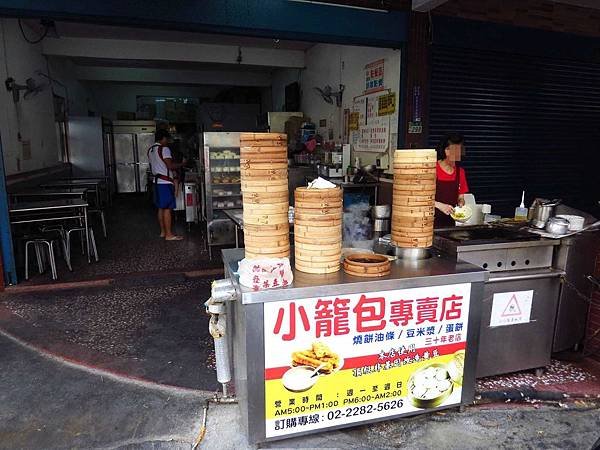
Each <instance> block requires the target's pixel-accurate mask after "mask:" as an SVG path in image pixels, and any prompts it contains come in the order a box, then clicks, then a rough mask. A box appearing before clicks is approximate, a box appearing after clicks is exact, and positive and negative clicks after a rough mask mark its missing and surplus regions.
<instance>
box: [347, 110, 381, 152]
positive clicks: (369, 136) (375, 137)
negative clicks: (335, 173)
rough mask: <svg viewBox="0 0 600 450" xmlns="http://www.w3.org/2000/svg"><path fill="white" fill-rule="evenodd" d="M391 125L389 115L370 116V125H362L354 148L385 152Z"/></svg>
mask: <svg viewBox="0 0 600 450" xmlns="http://www.w3.org/2000/svg"><path fill="white" fill-rule="evenodd" d="M389 125H390V118H389V116H384V117H372V118H370V119H369V123H368V125H364V126H362V127H360V129H359V131H358V141H357V142H356V143H355V144H354V149H355V150H356V151H361V152H377V153H383V152H385V151H386V150H387V149H388V145H389V139H390V132H389Z"/></svg>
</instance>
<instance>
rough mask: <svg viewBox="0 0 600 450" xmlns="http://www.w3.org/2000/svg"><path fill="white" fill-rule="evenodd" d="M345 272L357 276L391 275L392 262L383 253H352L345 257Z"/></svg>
mask: <svg viewBox="0 0 600 450" xmlns="http://www.w3.org/2000/svg"><path fill="white" fill-rule="evenodd" d="M343 266H344V272H346V273H347V274H349V275H353V276H357V277H367V278H375V277H383V276H386V275H389V273H390V269H391V263H390V260H389V259H388V258H386V257H385V256H383V255H373V254H369V253H352V254H350V255H347V256H346V257H345V258H344V263H343Z"/></svg>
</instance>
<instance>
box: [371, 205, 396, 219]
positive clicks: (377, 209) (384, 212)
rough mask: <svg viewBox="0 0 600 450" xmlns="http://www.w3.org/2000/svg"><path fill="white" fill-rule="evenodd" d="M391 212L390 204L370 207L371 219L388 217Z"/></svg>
mask: <svg viewBox="0 0 600 450" xmlns="http://www.w3.org/2000/svg"><path fill="white" fill-rule="evenodd" d="M391 213H392V207H391V206H390V205H377V206H373V207H372V208H371V214H373V219H389V218H390V215H391Z"/></svg>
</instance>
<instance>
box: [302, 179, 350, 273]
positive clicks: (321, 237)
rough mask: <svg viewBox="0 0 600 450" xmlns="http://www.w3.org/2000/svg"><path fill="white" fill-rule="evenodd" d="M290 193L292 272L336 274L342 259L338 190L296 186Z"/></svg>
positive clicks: (339, 192)
mask: <svg viewBox="0 0 600 450" xmlns="http://www.w3.org/2000/svg"><path fill="white" fill-rule="evenodd" d="M294 194H295V206H294V257H295V266H296V270H299V271H300V272H306V273H319V274H324V273H333V272H337V271H338V270H340V258H341V256H342V214H343V213H342V190H341V189H340V188H330V189H329V188H327V189H315V188H305V187H299V188H296V191H295V192H294Z"/></svg>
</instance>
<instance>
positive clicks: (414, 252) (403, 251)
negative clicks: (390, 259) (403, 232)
mask: <svg viewBox="0 0 600 450" xmlns="http://www.w3.org/2000/svg"><path fill="white" fill-rule="evenodd" d="M394 255H395V256H397V257H398V258H400V259H413V260H418V259H427V258H431V250H430V249H429V248H404V247H395V248H394Z"/></svg>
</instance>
